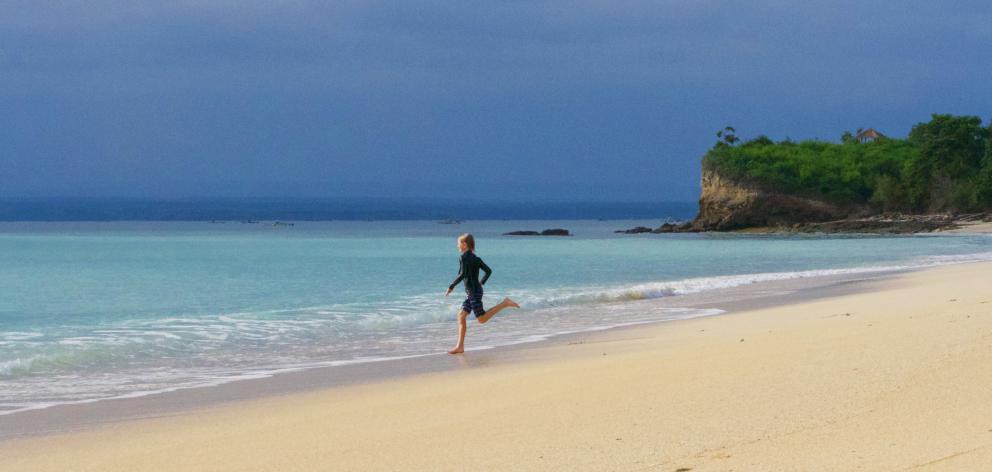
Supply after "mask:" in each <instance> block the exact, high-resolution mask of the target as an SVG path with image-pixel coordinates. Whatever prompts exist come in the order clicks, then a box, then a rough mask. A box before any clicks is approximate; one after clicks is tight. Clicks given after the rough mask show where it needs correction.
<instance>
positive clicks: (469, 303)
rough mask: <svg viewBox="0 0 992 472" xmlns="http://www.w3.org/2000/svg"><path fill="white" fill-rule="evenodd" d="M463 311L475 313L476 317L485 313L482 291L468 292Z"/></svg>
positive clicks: (463, 303)
mask: <svg viewBox="0 0 992 472" xmlns="http://www.w3.org/2000/svg"><path fill="white" fill-rule="evenodd" d="M462 311H467V312H472V313H475V317H476V318H478V317H480V316H482V315H483V314H485V312H486V309H485V308H483V307H482V293H481V292H480V293H468V294H467V296H466V298H465V301H463V302H462Z"/></svg>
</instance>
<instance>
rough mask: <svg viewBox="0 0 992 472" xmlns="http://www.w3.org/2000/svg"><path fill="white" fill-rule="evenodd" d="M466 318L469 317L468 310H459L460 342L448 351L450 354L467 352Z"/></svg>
mask: <svg viewBox="0 0 992 472" xmlns="http://www.w3.org/2000/svg"><path fill="white" fill-rule="evenodd" d="M465 318H468V312H467V311H465V310H462V311H459V312H458V344H455V347H454V348H453V349H451V350H450V351H448V354H461V353H463V352H465V330H466V329H467V328H468V327H467V326H466V325H465Z"/></svg>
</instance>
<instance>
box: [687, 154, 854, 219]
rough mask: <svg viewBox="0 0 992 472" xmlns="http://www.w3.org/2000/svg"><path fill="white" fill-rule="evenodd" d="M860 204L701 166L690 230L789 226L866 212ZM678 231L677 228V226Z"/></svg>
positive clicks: (842, 217)
mask: <svg viewBox="0 0 992 472" xmlns="http://www.w3.org/2000/svg"><path fill="white" fill-rule="evenodd" d="M867 213H868V212H867V210H866V209H865V208H862V207H844V206H839V205H835V204H832V203H829V202H826V201H823V200H818V199H814V198H809V197H804V196H798V195H790V194H785V193H780V192H772V191H768V190H765V189H763V188H761V186H759V185H756V184H753V183H750V182H739V181H735V180H731V179H727V178H725V177H723V176H721V175H720V174H718V173H717V172H715V171H713V170H707V169H704V170H703V179H702V194H701V195H700V197H699V214H698V215H696V219H695V220H693V221H692V225H691V231H728V230H736V229H744V228H758V227H789V226H792V225H794V224H796V223H808V222H824V221H834V220H840V219H844V218H848V217H857V216H863V215H866V214H867ZM676 231H677V230H676Z"/></svg>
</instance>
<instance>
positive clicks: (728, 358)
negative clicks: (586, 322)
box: [0, 262, 992, 472]
mask: <svg viewBox="0 0 992 472" xmlns="http://www.w3.org/2000/svg"><path fill="white" fill-rule="evenodd" d="M990 284H992V263H989V262H980V263H969V264H952V265H945V266H940V267H933V268H927V269H923V270H917V271H910V272H903V273H900V274H895V275H893V276H888V277H881V278H873V279H869V280H862V281H854V282H842V283H838V284H835V285H833V286H832V288H831V289H829V290H827V291H823V292H821V294H822V295H824V296H822V297H818V298H811V299H800V297H795V296H794V294H793V296H790V295H779V296H780V297H781V298H780V300H785V301H788V300H790V299H791V300H792V301H793V302H789V303H785V304H771V305H769V306H765V303H763V302H759V301H754V302H751V304H750V305H748V304H746V303H737V304H736V305H737V306H736V308H737V309H736V310H734V311H733V312H729V313H726V314H723V315H719V316H711V317H702V318H694V319H688V320H680V321H677V322H672V323H658V324H652V325H647V326H644V325H642V326H639V327H637V329H633V328H630V329H616V330H610V331H605V332H599V333H593V334H590V335H587V336H585V337H583V338H582V339H573V340H572V341H565V340H558V341H556V342H548V343H539V344H540V345H536V344H535V345H530V346H531V347H530V348H529V349H526V350H516V351H506V352H516V353H517V354H516V355H517V356H519V358H520V360H521V361H520V362H515V361H514V360H513V359H507V358H506V357H507V355H506V352H500V351H496V350H487V351H477V352H475V353H473V354H474V355H473V356H471V357H469V356H464V357H458V358H456V359H455V361H456V362H458V360H457V359H461V360H462V361H464V362H465V363H466V365H465V367H467V368H463V369H458V370H446V371H438V372H429V373H422V374H416V375H412V376H406V377H400V378H390V379H385V380H381V381H376V382H369V383H362V384H355V385H349V386H342V387H335V388H330V389H317V390H311V391H303V392H294V393H285V394H278V395H271V396H267V397H263V398H258V399H252V400H245V401H238V402H232V403H225V404H217V405H213V406H210V407H205V408H201V409H198V410H196V411H188V412H185V413H182V414H176V415H173V416H165V417H156V418H143V419H138V420H134V421H127V422H115V423H109V424H103V425H99V426H98V427H95V428H91V429H88V430H85V431H74V432H68V433H62V434H53V435H47V436H39V437H29V438H19V439H10V440H7V441H3V442H0V468H3V469H8V468H9V469H10V470H38V471H41V470H66V469H73V470H177V469H198V470H203V469H210V470H243V469H249V468H250V469H253V470H312V469H315V468H324V469H327V468H336V469H345V470H396V469H403V470H455V469H462V468H466V467H474V468H481V469H484V470H493V469H500V470H506V469H512V470H547V469H549V468H550V469H555V468H558V469H569V470H668V471H674V470H678V469H683V470H685V469H689V470H692V471H694V472H697V471H705V470H730V469H733V470H781V469H788V470H811V469H817V470H850V469H853V468H855V467H857V466H860V467H862V468H865V469H867V470H903V469H906V468H911V467H918V468H920V470H980V469H981V466H982V464H985V465H987V464H988V463H990V462H989V461H990V460H992V404H989V402H988V401H987V394H988V391H989V388H990V385H992V371H989V369H988V368H987V366H988V364H989V362H992V345H990V343H989V340H990V339H992V294H990V293H988V290H987V287H989V286H990ZM831 291H832V292H831ZM828 292H830V293H828ZM511 357H512V356H511ZM480 437H481V438H484V442H483V443H481V444H480V442H479V439H478V438H480Z"/></svg>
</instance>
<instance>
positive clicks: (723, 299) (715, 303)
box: [0, 268, 926, 443]
mask: <svg viewBox="0 0 992 472" xmlns="http://www.w3.org/2000/svg"><path fill="white" fill-rule="evenodd" d="M914 270H926V268H914V269H887V270H879V271H876V272H855V273H843V274H837V275H817V276H813V277H800V278H795V279H786V280H773V281H762V282H755V283H751V284H745V285H741V286H736V287H731V288H724V289H719V290H714V291H711V292H703V293H696V294H687V295H679V296H675V297H662V298H657V299H648V300H643V301H639V302H634V303H646V304H655V305H659V304H666V305H674V306H675V307H686V308H690V309H695V310H718V311H721V313H714V314H706V315H698V316H691V317H688V318H680V319H671V320H657V321H648V322H638V323H632V324H629V325H620V326H608V327H597V328H591V329H588V330H584V331H579V332H571V333H558V334H553V335H549V336H546V337H544V338H540V339H536V340H522V341H519V342H515V343H511V344H505V345H497V346H485V347H482V348H477V347H474V346H472V345H471V344H469V347H468V350H467V353H466V354H467V356H475V357H478V356H479V354H482V353H486V355H485V357H487V358H493V359H499V362H501V363H509V364H513V363H521V362H528V361H532V360H534V359H533V358H532V356H530V355H529V354H528V353H529V352H530V351H532V350H535V349H541V348H543V347H546V346H557V345H568V344H572V343H575V342H584V340H586V339H589V338H598V337H604V336H605V337H609V336H611V335H612V333H615V332H617V333H619V332H623V331H627V330H637V329H642V328H644V327H652V326H657V325H662V324H667V323H680V322H684V321H688V320H693V319H697V318H709V317H721V316H727V315H728V314H733V313H734V312H736V311H741V310H742V309H760V308H768V307H772V306H784V305H788V304H793V303H801V302H803V301H809V300H815V299H819V298H825V297H830V296H835V295H837V294H839V293H849V292H852V291H860V290H866V289H867V288H866V287H865V286H864V285H865V284H868V283H870V282H871V281H874V280H882V279H885V278H887V277H892V276H896V275H898V274H900V273H905V272H911V271H914ZM624 303H631V302H624ZM473 326H475V325H473ZM476 329H478V328H476ZM470 341H471V339H470ZM442 347H443V346H442ZM444 351H445V349H441V348H440V347H439V349H438V351H437V352H434V353H425V354H418V355H412V356H405V357H399V358H385V359H376V360H370V361H365V362H355V363H343V364H341V365H329V366H313V367H303V368H298V369H297V368H287V369H285V370H284V371H277V372H274V373H271V374H268V375H259V376H255V377H252V376H246V377H245V378H238V379H232V380H229V381H227V382H221V383H218V384H216V385H203V386H195V387H182V388H177V389H174V390H167V391H162V392H145V393H142V394H139V395H133V396H124V397H114V398H106V399H96V400H83V401H79V402H72V403H62V404H56V405H50V406H45V407H40V408H35V409H29V410H23V411H18V412H13V413H8V414H4V415H0V443H2V442H3V441H6V440H11V439H17V438H23V437H34V436H45V435H50V434H60V433H64V432H68V431H80V430H86V429H90V428H93V427H98V426H99V425H103V424H107V423H117V422H128V421H135V420H141V419H144V418H154V417H161V416H173V415H181V414H188V413H191V412H195V411H197V410H200V409H204V408H211V407H215V406H218V405H224V404H230V403H237V402H243V401H251V400H257V399H262V398H266V397H271V396H277V395H287V394H296V393H305V392H312V391H315V390H321V389H335V388H341V387H348V386H353V385H361V384H368V383H375V382H382V381H390V380H398V379H402V378H408V377H415V376H419V375H423V374H431V373H439V372H447V371H457V370H462V369H471V368H472V367H474V366H475V365H476V364H475V363H474V362H473V361H471V360H465V358H464V357H463V356H451V355H448V354H447V353H446V352H444ZM467 356H466V357H467ZM487 362H489V361H487Z"/></svg>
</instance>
